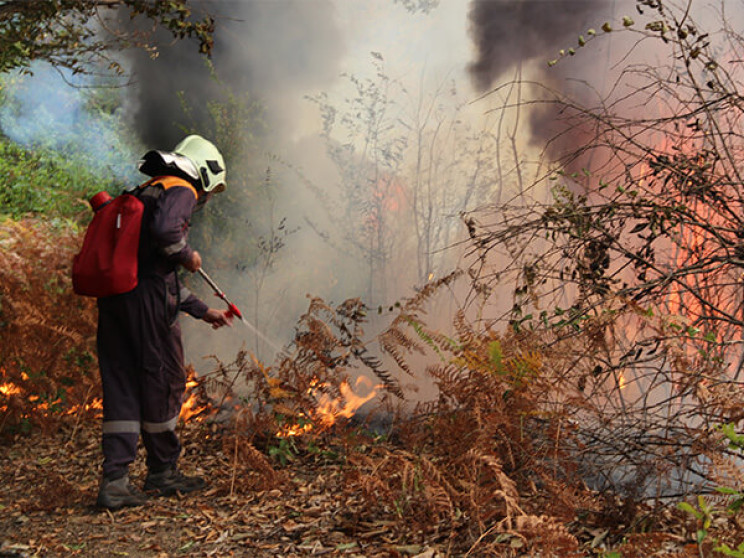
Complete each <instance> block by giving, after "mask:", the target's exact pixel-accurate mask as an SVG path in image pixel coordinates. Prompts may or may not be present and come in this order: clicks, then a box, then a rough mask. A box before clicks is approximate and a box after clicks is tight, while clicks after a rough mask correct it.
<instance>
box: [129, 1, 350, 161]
mask: <svg viewBox="0 0 744 558" xmlns="http://www.w3.org/2000/svg"><path fill="white" fill-rule="evenodd" d="M196 6H197V8H198V9H205V10H208V11H209V12H210V13H211V14H213V15H214V16H215V22H216V33H215V44H214V49H213V55H212V63H213V66H214V68H215V69H216V73H217V77H218V78H219V80H220V81H222V82H223V83H224V86H227V87H228V88H229V89H230V90H231V91H232V92H235V93H238V94H239V93H243V92H249V93H250V94H251V95H253V96H254V97H255V98H257V99H258V100H259V101H260V102H262V103H263V104H264V106H265V108H266V110H267V118H268V122H267V126H268V128H269V129H270V130H271V131H272V135H273V136H275V137H281V136H282V134H284V133H287V132H288V131H289V130H291V128H292V120H293V118H295V117H296V114H297V111H298V110H301V108H302V107H301V105H302V103H303V99H302V96H301V95H299V96H298V95H297V94H296V93H297V92H298V91H303V90H305V89H307V88H308V87H320V86H322V85H323V84H327V83H328V82H331V81H333V80H334V79H335V78H336V77H337V76H338V74H339V72H340V69H339V66H338V62H339V59H340V56H341V55H342V54H343V44H342V37H341V34H340V32H339V30H338V29H337V27H336V24H335V22H334V19H333V4H332V2H331V1H330V0H314V1H312V2H307V1H303V0H282V1H281V2H263V1H262V2H254V1H248V0H246V1H220V2H214V1H202V2H198V3H197V4H196ZM197 13H198V10H197ZM165 38H167V37H165ZM170 43H171V44H167V43H165V44H161V45H160V47H159V51H160V53H159V55H158V57H157V58H156V59H152V58H150V57H149V56H147V55H146V54H144V53H142V52H137V53H136V54H135V55H133V56H132V58H131V71H132V73H133V79H134V80H135V82H136V87H135V88H134V90H133V95H134V99H133V101H134V102H133V107H134V108H133V112H132V114H131V117H132V124H133V127H134V129H135V130H138V131H139V133H140V135H141V138H142V140H143V143H144V144H145V145H148V146H151V147H156V146H159V147H161V148H167V147H169V146H172V145H174V144H175V143H176V142H177V141H178V140H179V139H180V138H181V136H182V135H183V133H182V131H181V129H180V128H179V126H178V125H179V124H183V123H184V120H185V119H184V111H183V107H182V106H181V103H180V102H179V98H178V96H177V93H178V92H181V93H182V94H183V96H184V98H185V100H186V102H187V104H188V107H189V110H191V111H192V117H193V122H190V123H189V124H192V125H195V126H196V127H197V128H199V127H200V126H202V125H205V124H206V123H207V122H208V120H209V115H208V114H207V105H208V103H209V102H210V101H212V100H215V99H217V98H218V95H219V91H220V89H222V88H223V86H222V85H219V84H217V83H216V82H215V80H214V79H213V78H212V76H211V75H210V69H209V67H208V66H207V64H206V62H205V59H204V57H203V56H201V55H199V53H198V52H197V49H196V48H195V44H193V43H192V44H189V43H188V42H175V43H173V42H172V41H170Z"/></svg>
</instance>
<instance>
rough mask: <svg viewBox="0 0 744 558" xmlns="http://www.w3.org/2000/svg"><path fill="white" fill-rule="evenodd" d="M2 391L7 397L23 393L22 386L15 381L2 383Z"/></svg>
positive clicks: (0, 386)
mask: <svg viewBox="0 0 744 558" xmlns="http://www.w3.org/2000/svg"><path fill="white" fill-rule="evenodd" d="M0 393H2V394H3V395H4V396H5V397H10V396H11V395H17V394H19V393H21V388H19V387H18V386H17V385H15V384H13V383H10V382H8V383H5V384H0Z"/></svg>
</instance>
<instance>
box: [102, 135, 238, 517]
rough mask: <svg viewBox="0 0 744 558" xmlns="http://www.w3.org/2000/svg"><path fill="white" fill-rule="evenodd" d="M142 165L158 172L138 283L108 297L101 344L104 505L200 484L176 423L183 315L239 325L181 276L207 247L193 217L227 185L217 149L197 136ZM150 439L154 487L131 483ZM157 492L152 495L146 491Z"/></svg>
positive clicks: (146, 191) (144, 193)
mask: <svg viewBox="0 0 744 558" xmlns="http://www.w3.org/2000/svg"><path fill="white" fill-rule="evenodd" d="M139 170H140V171H141V172H143V173H144V174H146V175H148V176H150V177H153V178H152V179H151V180H149V181H148V182H146V183H145V184H144V185H142V186H140V187H139V188H138V189H137V195H138V197H139V198H140V199H141V200H142V201H143V203H144V214H143V219H142V229H141V235H140V245H139V253H138V284H137V287H136V288H135V289H134V290H132V291H130V292H127V293H124V294H120V295H114V296H109V297H105V298H99V299H98V310H99V315H98V337H97V350H98V360H99V365H100V372H101V383H102V386H103V435H102V440H103V457H104V459H103V478H102V481H101V485H100V489H99V492H98V499H97V505H98V506H99V507H103V508H108V509H118V508H121V507H123V506H137V505H141V504H144V503H145V501H146V500H147V498H148V494H149V493H154V494H158V495H173V494H176V493H187V492H191V491H194V490H199V489H201V488H203V487H204V486H205V484H206V483H205V481H204V479H203V478H201V477H196V476H186V475H184V474H183V473H182V472H181V471H180V470H179V469H178V467H177V461H178V458H179V455H180V452H181V444H180V442H179V439H178V436H177V434H176V431H175V428H176V422H177V420H178V415H179V413H180V410H181V404H182V399H183V394H184V391H185V386H186V376H185V370H184V355H183V346H182V344H181V329H180V326H179V323H178V313H179V311H183V312H186V313H187V314H190V315H191V316H193V317H194V318H197V319H200V320H203V321H205V322H207V323H208V324H210V325H211V326H212V327H214V328H219V327H222V326H225V325H231V323H232V315H231V314H230V312H229V311H227V310H218V309H214V308H209V307H208V306H207V305H206V304H205V303H204V302H202V301H201V300H200V299H199V298H197V297H196V296H195V295H194V294H192V293H190V292H189V291H188V290H187V289H186V288H185V287H184V286H183V285H182V284H180V282H179V278H178V275H177V270H178V268H179V267H183V268H185V269H186V270H188V271H190V272H195V271H197V270H198V269H199V268H200V267H201V257H200V255H199V253H198V252H197V251H195V250H193V249H192V248H191V246H190V245H189V243H188V229H189V219H190V218H191V215H192V213H193V212H194V211H195V210H196V209H197V208H198V207H201V206H202V205H203V204H204V203H206V201H207V200H208V199H209V198H210V197H211V196H212V195H213V194H214V193H216V192H221V191H223V190H224V189H225V187H226V183H225V164H224V160H223V158H222V155H221V154H220V152H219V151H218V150H217V148H216V147H215V146H214V145H213V144H212V143H211V142H209V141H207V140H205V139H204V138H202V137H200V136H197V135H191V136H188V137H186V138H185V139H184V140H183V141H181V142H180V143H179V144H178V145H177V146H176V147H175V148H174V150H173V151H172V152H166V151H150V152H148V153H147V154H145V156H144V157H143V159H142V160H141V161H140V164H139ZM140 436H141V437H142V442H143V445H144V447H145V450H146V452H147V459H146V465H147V477H146V479H145V483H144V492H143V491H141V490H139V489H138V488H137V487H135V486H134V485H133V484H132V483H131V482H130V480H129V465H130V464H131V463H132V462H133V461H134V460H135V457H136V453H137V444H138V441H139V438H140ZM146 493H147V494H146Z"/></svg>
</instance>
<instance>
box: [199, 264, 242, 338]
mask: <svg viewBox="0 0 744 558" xmlns="http://www.w3.org/2000/svg"><path fill="white" fill-rule="evenodd" d="M197 269H198V268H197ZM202 320H204V321H205V322H207V323H208V324H212V327H213V328H214V329H217V328H219V327H222V326H225V325H226V326H232V320H233V315H232V312H230V311H229V310H217V309H215V308H210V309H209V310H207V313H206V314H204V315H203V316H202Z"/></svg>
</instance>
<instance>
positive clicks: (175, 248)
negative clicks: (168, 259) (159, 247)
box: [163, 237, 186, 256]
mask: <svg viewBox="0 0 744 558" xmlns="http://www.w3.org/2000/svg"><path fill="white" fill-rule="evenodd" d="M185 247H186V238H185V237H184V238H182V239H181V240H179V241H178V242H176V243H175V244H171V245H170V246H166V247H164V248H163V252H165V255H166V256H172V255H173V254H178V252H180V251H181V250H183V249H184V248H185Z"/></svg>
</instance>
